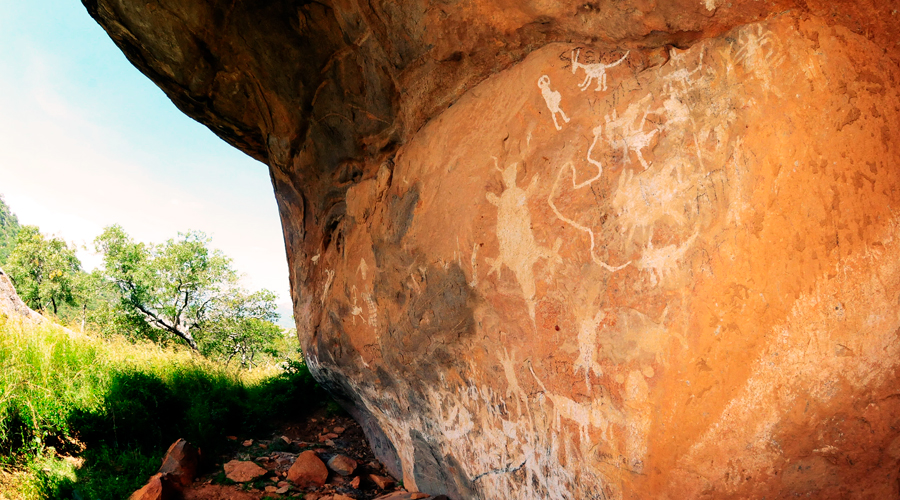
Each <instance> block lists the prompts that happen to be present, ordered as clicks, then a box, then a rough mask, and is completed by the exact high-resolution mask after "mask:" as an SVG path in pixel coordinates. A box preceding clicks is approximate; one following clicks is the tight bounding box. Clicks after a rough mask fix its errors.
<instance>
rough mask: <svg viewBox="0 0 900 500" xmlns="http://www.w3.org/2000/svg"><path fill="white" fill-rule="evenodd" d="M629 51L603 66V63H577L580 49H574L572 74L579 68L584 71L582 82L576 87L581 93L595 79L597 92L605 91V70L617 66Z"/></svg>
mask: <svg viewBox="0 0 900 500" xmlns="http://www.w3.org/2000/svg"><path fill="white" fill-rule="evenodd" d="M630 52H631V51H630V50H629V51H628V52H625V55H624V56H622V58H621V59H619V60H618V61H616V62H614V63H612V64H603V63H600V62H598V63H594V64H582V63H580V62H578V56H579V55H580V54H581V49H575V50H573V51H572V74H573V75H574V74H575V72H576V71H577V70H578V69H579V68H581V69H583V70H584V81H583V82H581V84H580V85H579V86H578V88H580V89H581V91H582V92H584V91H585V90H587V88H588V87H590V86H591V83H592V82H593V81H594V80H595V79H596V80H597V88H596V89H594V90H595V91H597V90H606V70H608V69H609V68H612V67H614V66H618V65H619V64H621V63H622V61H624V60H625V58H626V57H628V54H629V53H630Z"/></svg>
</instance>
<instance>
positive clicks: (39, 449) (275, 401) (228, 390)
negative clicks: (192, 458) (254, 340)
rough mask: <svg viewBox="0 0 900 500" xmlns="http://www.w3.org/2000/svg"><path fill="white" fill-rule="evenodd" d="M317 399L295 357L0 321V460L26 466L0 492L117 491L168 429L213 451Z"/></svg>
mask: <svg viewBox="0 0 900 500" xmlns="http://www.w3.org/2000/svg"><path fill="white" fill-rule="evenodd" d="M326 400H327V398H326V396H325V395H324V392H323V391H322V390H321V389H320V388H318V387H317V386H316V384H315V382H314V381H313V379H312V376H311V375H310V374H309V370H308V369H307V367H306V365H305V364H303V363H302V362H296V361H295V362H289V363H288V364H287V365H286V367H285V369H283V370H281V371H279V372H278V373H272V374H271V375H269V376H260V375H258V374H256V375H253V374H249V373H248V372H244V371H238V370H228V369H226V368H225V367H224V366H221V365H218V364H215V363H213V362H210V361H207V360H204V359H203V358H200V357H198V356H196V355H194V354H192V353H190V352H188V351H186V350H173V349H165V348H161V347H159V346H158V345H155V344H152V343H150V342H144V343H137V344H134V343H131V342H129V341H125V340H123V339H122V338H112V339H96V338H92V337H90V336H87V335H73V334H70V333H67V332H66V331H64V330H62V329H60V328H58V327H53V326H42V327H34V326H30V325H28V324H18V323H16V322H13V321H5V320H2V319H0V467H5V468H7V469H16V470H19V471H26V474H27V476H28V480H27V481H26V483H27V487H22V486H21V485H19V486H18V487H17V488H16V489H18V490H19V491H4V486H3V484H2V483H0V493H3V494H6V495H7V496H8V497H10V498H11V499H13V500H16V499H19V498H21V499H31V498H76V497H77V498H85V499H87V498H90V499H91V500H104V499H120V498H126V497H127V496H128V495H129V494H130V493H131V492H132V491H134V490H135V489H137V488H138V487H140V486H141V485H142V484H143V483H144V482H145V481H146V480H147V478H148V477H149V476H150V475H151V474H153V473H154V472H155V470H156V469H157V468H158V467H159V464H160V459H161V458H162V455H163V453H165V450H166V449H167V447H168V446H169V445H170V444H171V443H172V442H174V441H175V440H176V439H178V438H185V439H187V440H188V441H190V442H191V443H193V444H194V445H196V446H199V447H200V448H201V449H203V451H204V455H205V456H206V457H209V458H213V457H215V456H216V454H217V453H219V452H220V451H222V450H223V447H224V446H227V444H226V441H225V440H224V439H223V438H224V436H226V435H230V434H235V435H236V434H244V435H246V434H249V433H253V432H263V431H266V430H268V429H266V426H267V425H268V424H269V422H271V421H272V420H273V419H275V418H278V417H282V418H283V417H284V416H286V415H290V416H292V417H300V416H302V414H303V413H304V412H305V411H311V410H314V409H316V408H317V407H319V406H320V405H322V404H325V401H326ZM62 454H69V455H77V456H78V458H79V459H80V460H83V464H82V465H81V467H80V468H76V467H74V466H73V465H72V464H71V462H72V461H71V460H70V461H69V462H66V461H64V460H63V459H62V458H61V457H60V455H62ZM3 464H5V466H4V465H3ZM7 489H8V488H7Z"/></svg>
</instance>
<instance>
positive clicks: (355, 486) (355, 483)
mask: <svg viewBox="0 0 900 500" xmlns="http://www.w3.org/2000/svg"><path fill="white" fill-rule="evenodd" d="M350 486H351V487H352V488H353V489H355V490H358V489H359V476H356V477H354V478H353V480H352V481H350Z"/></svg>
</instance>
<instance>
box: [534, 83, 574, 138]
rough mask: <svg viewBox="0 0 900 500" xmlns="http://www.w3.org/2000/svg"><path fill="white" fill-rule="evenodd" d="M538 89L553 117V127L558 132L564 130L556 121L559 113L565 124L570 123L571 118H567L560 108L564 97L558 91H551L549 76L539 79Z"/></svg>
mask: <svg viewBox="0 0 900 500" xmlns="http://www.w3.org/2000/svg"><path fill="white" fill-rule="evenodd" d="M538 87H540V89H541V95H542V96H544V102H546V103H547V109H549V110H550V116H552V117H553V125H555V126H556V130H562V127H560V126H559V122H558V121H556V113H559V114H560V115H561V116H562V119H563V121H564V122H566V123H569V117H568V116H566V114H565V113H564V112H563V110H562V109H560V107H559V103H560V102H561V101H562V96H561V95H560V94H559V92H558V91H556V90H550V77H549V76H547V75H543V76H541V77H540V78H538Z"/></svg>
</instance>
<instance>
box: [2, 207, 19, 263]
mask: <svg viewBox="0 0 900 500" xmlns="http://www.w3.org/2000/svg"><path fill="white" fill-rule="evenodd" d="M17 234H19V219H18V218H16V214H14V213H12V210H10V209H9V206H8V205H7V204H6V202H5V201H4V200H3V195H0V266H2V265H3V264H6V258H7V257H9V253H10V252H12V249H13V247H14V246H15V245H16V235H17Z"/></svg>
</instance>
